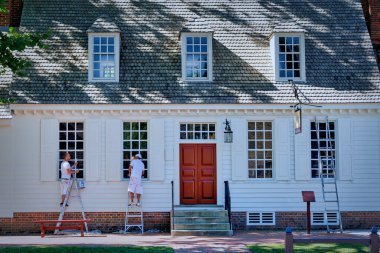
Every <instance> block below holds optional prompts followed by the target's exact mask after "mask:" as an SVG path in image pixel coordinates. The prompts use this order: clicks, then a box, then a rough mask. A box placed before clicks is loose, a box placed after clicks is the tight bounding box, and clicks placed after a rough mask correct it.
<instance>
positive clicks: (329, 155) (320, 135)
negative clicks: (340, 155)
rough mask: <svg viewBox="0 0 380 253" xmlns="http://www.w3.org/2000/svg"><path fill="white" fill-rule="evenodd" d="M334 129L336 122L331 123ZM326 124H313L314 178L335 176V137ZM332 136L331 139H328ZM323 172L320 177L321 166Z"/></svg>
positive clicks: (312, 154) (312, 173) (312, 164)
mask: <svg viewBox="0 0 380 253" xmlns="http://www.w3.org/2000/svg"><path fill="white" fill-rule="evenodd" d="M328 125H329V126H332V127H334V122H329V123H328ZM326 126H327V125H326V123H324V122H311V123H310V128H311V134H310V136H311V141H310V147H311V164H310V165H311V175H312V177H320V176H322V177H334V176H335V135H332V134H331V133H333V132H331V131H330V130H329V129H327V127H326ZM328 136H330V138H328ZM320 164H321V166H322V168H323V170H322V174H321V175H320V171H319V165H320Z"/></svg>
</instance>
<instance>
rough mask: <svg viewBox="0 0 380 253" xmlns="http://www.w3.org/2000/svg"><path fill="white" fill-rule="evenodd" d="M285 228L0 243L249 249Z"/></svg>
mask: <svg viewBox="0 0 380 253" xmlns="http://www.w3.org/2000/svg"><path fill="white" fill-rule="evenodd" d="M284 234H285V233H284V232H277V231H276V232H268V231H253V232H237V233H235V235H234V236H231V237H200V236H181V237H171V236H170V235H169V234H144V235H138V234H128V235H119V234H103V235H100V234H99V235H87V236H85V237H84V238H82V237H80V236H78V235H63V236H53V235H48V236H46V237H45V238H40V237H39V236H37V235H33V236H0V246H5V245H23V246H25V245H80V246H94V245H103V246H107V245H108V246H110V245H112V246H169V247H172V248H174V249H175V252H180V253H186V252H249V251H248V250H247V248H246V245H247V244H257V243H284V240H283V239H284ZM368 234H369V232H368V231H351V232H347V231H346V233H345V234H343V235H341V234H326V233H325V232H318V233H313V234H312V235H309V236H311V237H326V236H328V237H350V238H353V237H362V236H366V237H367V236H368ZM294 235H295V236H308V235H306V234H305V233H300V232H295V233H294Z"/></svg>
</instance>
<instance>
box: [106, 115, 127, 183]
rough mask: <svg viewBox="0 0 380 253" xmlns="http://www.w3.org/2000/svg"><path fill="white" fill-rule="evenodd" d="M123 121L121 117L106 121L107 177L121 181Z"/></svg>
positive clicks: (108, 179) (110, 179) (109, 179)
mask: <svg viewBox="0 0 380 253" xmlns="http://www.w3.org/2000/svg"><path fill="white" fill-rule="evenodd" d="M122 148H123V122H122V121H121V120H120V119H110V120H107V121H106V179H107V181H120V180H121V178H122V175H121V173H122V167H123V164H122V161H123V150H122Z"/></svg>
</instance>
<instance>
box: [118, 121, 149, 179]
mask: <svg viewBox="0 0 380 253" xmlns="http://www.w3.org/2000/svg"><path fill="white" fill-rule="evenodd" d="M147 128H148V126H147V122H124V123H123V129H124V134H123V141H124V142H123V159H124V160H123V177H124V178H126V176H125V175H128V173H127V172H128V167H129V164H130V162H131V161H130V159H131V157H132V156H134V155H136V154H138V153H140V154H141V155H142V156H143V162H144V163H145V162H146V161H147V159H148V157H147V149H148V140H147V139H148V132H147ZM130 139H132V141H129V140H130ZM146 177H147V174H145V175H144V178H146Z"/></svg>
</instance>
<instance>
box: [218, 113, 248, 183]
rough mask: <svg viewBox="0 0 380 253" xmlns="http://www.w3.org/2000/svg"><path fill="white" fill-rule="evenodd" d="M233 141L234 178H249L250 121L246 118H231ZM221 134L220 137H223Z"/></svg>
mask: <svg viewBox="0 0 380 253" xmlns="http://www.w3.org/2000/svg"><path fill="white" fill-rule="evenodd" d="M231 128H232V131H233V132H234V133H233V143H232V180H237V181H238V180H246V179H247V178H248V149H247V143H248V133H247V131H248V122H247V121H246V120H245V119H234V120H231ZM223 137H224V136H220V137H219V138H223Z"/></svg>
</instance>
